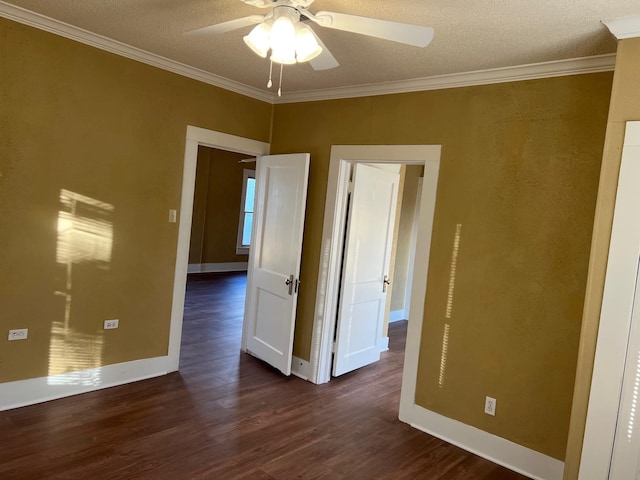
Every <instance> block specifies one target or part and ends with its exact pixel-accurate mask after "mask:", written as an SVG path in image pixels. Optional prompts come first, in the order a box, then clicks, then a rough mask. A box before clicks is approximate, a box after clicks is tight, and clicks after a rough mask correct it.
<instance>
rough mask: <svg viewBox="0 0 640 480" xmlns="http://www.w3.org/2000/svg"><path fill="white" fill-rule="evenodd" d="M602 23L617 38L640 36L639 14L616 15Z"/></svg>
mask: <svg viewBox="0 0 640 480" xmlns="http://www.w3.org/2000/svg"><path fill="white" fill-rule="evenodd" d="M602 23H604V24H605V25H606V26H607V28H608V29H609V30H610V31H611V33H613V35H614V37H616V38H617V39H618V40H623V39H625V38H637V37H640V15H635V16H632V17H618V18H614V19H613V20H608V21H606V22H604V21H603V22H602Z"/></svg>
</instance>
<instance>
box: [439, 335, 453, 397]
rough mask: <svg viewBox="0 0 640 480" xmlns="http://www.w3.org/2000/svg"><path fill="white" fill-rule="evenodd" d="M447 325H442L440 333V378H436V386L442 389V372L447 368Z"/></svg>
mask: <svg viewBox="0 0 640 480" xmlns="http://www.w3.org/2000/svg"><path fill="white" fill-rule="evenodd" d="M449 328H450V327H449V324H448V323H445V324H444V332H443V333H442V353H441V354H440V376H439V377H438V386H439V387H440V388H442V387H444V372H445V370H446V368H447V350H448V349H449Z"/></svg>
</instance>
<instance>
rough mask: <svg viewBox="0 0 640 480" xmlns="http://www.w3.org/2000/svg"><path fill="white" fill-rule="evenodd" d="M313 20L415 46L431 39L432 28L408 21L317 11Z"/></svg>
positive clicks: (335, 27)
mask: <svg viewBox="0 0 640 480" xmlns="http://www.w3.org/2000/svg"><path fill="white" fill-rule="evenodd" d="M313 20H315V21H316V22H317V23H318V24H319V25H321V26H323V27H328V28H334V29H336V30H344V31H345V32H352V33H359V34H361V35H368V36H370V37H377V38H383V39H385V40H391V41H393V42H399V43H404V44H407V45H413V46H416V47H426V46H427V45H429V43H431V40H432V39H433V28H431V27H423V26H421V25H412V24H410V23H400V22H392V21H390V20H379V19H377V18H369V17H360V16H357V15H347V14H346V13H335V12H318V13H316V14H315V18H313Z"/></svg>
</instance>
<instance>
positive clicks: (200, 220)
mask: <svg viewBox="0 0 640 480" xmlns="http://www.w3.org/2000/svg"><path fill="white" fill-rule="evenodd" d="M212 150H213V149H212V148H207V147H203V146H199V147H198V160H197V162H196V182H195V186H194V192H193V213H192V217H191V238H190V239H189V265H194V264H200V263H202V249H203V247H204V226H205V222H206V219H207V193H208V192H209V168H210V166H211V161H210V160H211V151H212Z"/></svg>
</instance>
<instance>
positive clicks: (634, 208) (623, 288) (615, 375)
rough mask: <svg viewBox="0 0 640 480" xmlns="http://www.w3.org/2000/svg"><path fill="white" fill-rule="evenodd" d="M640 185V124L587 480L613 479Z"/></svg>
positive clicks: (602, 335)
mask: <svg viewBox="0 0 640 480" xmlns="http://www.w3.org/2000/svg"><path fill="white" fill-rule="evenodd" d="M639 185H640V121H638V122H627V126H626V133H625V138H624V147H623V151H622V164H621V167H620V175H619V180H618V191H617V194H616V204H615V212H614V217H613V229H612V231H611V243H610V247H609V259H608V263H607V273H606V280H605V286H604V294H603V300H602V309H601V313H600V326H599V329H598V342H597V345H596V357H595V363H594V368H593V376H592V380H591V393H590V396H589V409H588V412H587V423H586V428H585V435H584V442H583V446H582V457H581V460H580V478H581V479H585V480H590V479H594V480H595V479H598V480H601V479H605V478H608V476H609V466H610V462H611V457H612V454H613V444H614V438H615V433H616V423H617V420H618V410H619V402H620V395H621V393H622V381H623V377H624V371H625V360H626V356H627V344H628V341H629V333H630V331H629V329H630V327H631V312H632V310H633V301H634V294H635V288H636V278H637V277H636V275H637V267H638V255H639V254H640V219H639V218H638V205H640V188H638V186H639Z"/></svg>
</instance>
